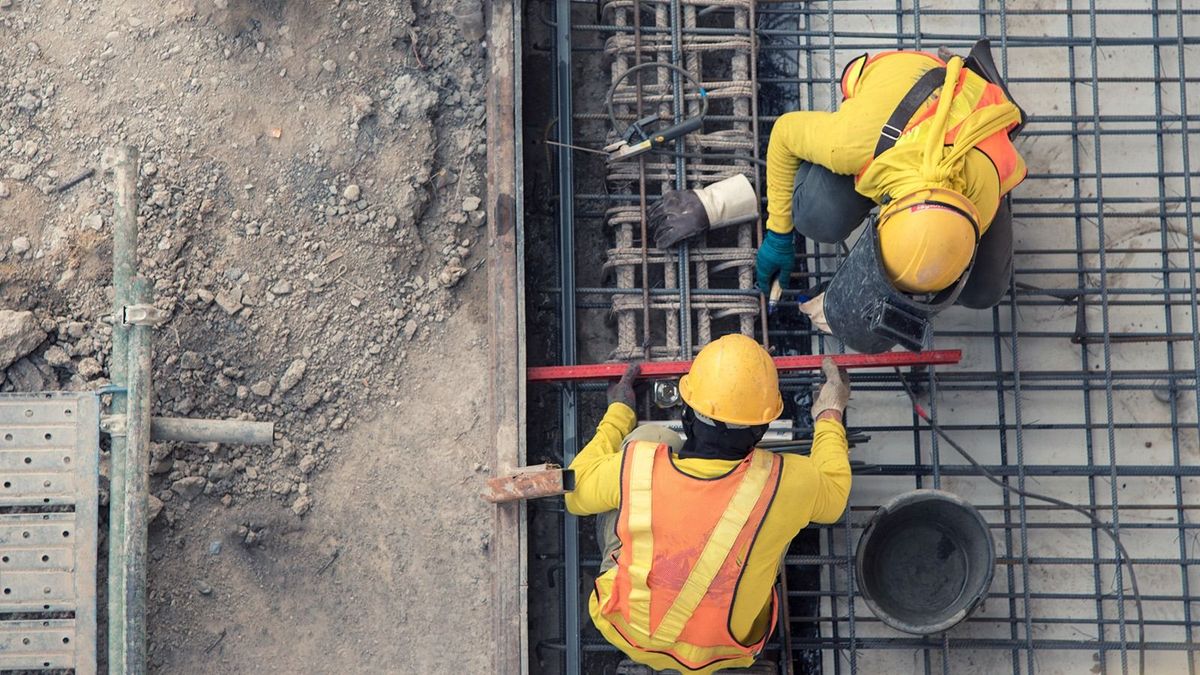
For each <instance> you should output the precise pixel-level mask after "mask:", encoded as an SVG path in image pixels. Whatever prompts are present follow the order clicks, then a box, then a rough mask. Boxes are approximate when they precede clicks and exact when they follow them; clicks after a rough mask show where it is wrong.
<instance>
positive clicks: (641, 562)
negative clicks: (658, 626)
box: [627, 442, 658, 635]
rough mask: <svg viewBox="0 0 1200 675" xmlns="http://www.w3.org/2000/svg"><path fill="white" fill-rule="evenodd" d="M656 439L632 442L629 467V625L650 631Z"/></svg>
mask: <svg viewBox="0 0 1200 675" xmlns="http://www.w3.org/2000/svg"><path fill="white" fill-rule="evenodd" d="M657 449H658V446H656V445H654V444H653V443H645V442H638V443H631V444H630V446H629V449H628V450H627V452H632V453H633V458H632V462H633V464H632V465H631V468H630V471H629V517H628V520H627V524H628V527H629V539H630V545H629V555H630V559H629V582H630V588H629V625H630V627H631V628H633V629H634V630H636V631H637V632H639V633H641V634H643V635H650V587H649V586H648V585H647V581H646V580H647V578H648V577H649V575H650V564H651V563H652V562H653V561H654V536H653V534H652V532H651V531H650V523H651V520H650V506H651V505H650V487H651V485H650V484H651V479H652V478H653V476H654V453H655V451H656V450H657Z"/></svg>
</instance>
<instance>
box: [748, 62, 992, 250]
mask: <svg viewBox="0 0 1200 675" xmlns="http://www.w3.org/2000/svg"><path fill="white" fill-rule="evenodd" d="M936 67H938V64H937V63H936V62H935V61H933V60H932V59H930V58H928V57H927V56H923V55H921V54H920V53H918V52H901V53H897V54H891V55H888V57H887V58H882V59H878V60H876V61H873V62H871V63H870V64H869V65H868V66H867V67H866V69H865V70H864V71H863V73H862V75H861V76H860V78H859V83H858V85H857V92H856V93H855V95H854V96H852V97H851V98H848V99H846V100H845V101H843V102H842V105H841V107H840V108H839V109H838V111H837V112H809V111H798V112H790V113H787V114H785V115H783V116H782V117H780V118H779V119H778V120H776V122H775V126H774V127H772V128H771V140H770V142H769V144H768V146H767V212H768V218H767V229H770V230H773V231H775V232H778V233H780V234H786V233H788V232H791V231H792V186H793V179H794V177H795V174H796V170H797V169H798V168H800V163H801V162H811V163H813V164H820V165H821V166H823V167H825V168H827V169H829V170H830V171H832V172H834V173H838V174H844V175H854V174H857V173H858V172H859V171H861V170H862V169H863V167H865V166H866V165H867V163H868V162H870V161H871V156H872V154H873V153H874V151H875V145H876V143H878V142H879V132H880V130H881V129H882V128H883V125H884V123H885V122H887V121H888V118H889V117H890V116H891V114H892V111H893V110H895V109H896V106H897V105H898V104H899V103H900V100H901V99H902V98H904V95H905V94H906V93H908V90H909V89H911V88H912V86H913V84H914V83H915V82H916V81H917V80H918V79H920V77H921V76H922V75H923V74H925V71H927V70H929V69H931V68H936ZM926 105H936V102H930V103H927V104H926ZM915 164H916V165H915V166H913V167H911V170H910V171H904V170H888V171H885V172H881V173H882V175H881V176H879V177H878V180H876V181H875V184H874V185H872V188H871V189H870V190H869V191H867V192H864V191H863V189H862V188H861V186H860V190H859V191H860V192H863V193H864V194H865V195H866V196H867V197H869V198H871V199H873V200H875V202H876V203H880V200H881V199H882V197H883V195H888V194H891V195H893V196H898V195H900V194H906V193H907V192H908V191H909V190H910V189H911V186H912V184H913V182H914V180H917V179H918V174H919V165H920V161H919V159H918V160H917V161H916V162H915ZM942 187H946V188H949V189H954V190H956V191H958V192H960V193H961V194H963V195H965V196H966V197H967V199H970V200H971V202H972V203H974V204H975V208H976V209H977V210H978V211H979V215H980V218H981V219H982V222H981V223H980V229H981V231H986V230H987V226H988V225H990V224H991V222H992V218H993V217H994V216H995V215H996V209H997V208H998V207H999V205H1000V197H1001V194H1000V177H999V175H998V174H997V172H996V167H995V166H994V165H993V164H992V161H991V160H990V159H988V157H987V155H985V154H983V152H981V151H979V150H975V149H972V150H970V151H968V152H967V153H966V154H965V156H964V157H963V162H962V172H961V174H960V175H956V176H953V177H952V178H951V179H950V180H948V181H947V184H946V185H944V186H942Z"/></svg>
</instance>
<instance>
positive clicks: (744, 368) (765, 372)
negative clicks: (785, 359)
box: [679, 334, 783, 426]
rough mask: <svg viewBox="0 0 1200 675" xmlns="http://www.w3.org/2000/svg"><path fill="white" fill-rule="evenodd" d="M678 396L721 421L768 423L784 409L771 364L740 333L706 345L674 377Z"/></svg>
mask: <svg viewBox="0 0 1200 675" xmlns="http://www.w3.org/2000/svg"><path fill="white" fill-rule="evenodd" d="M679 394H680V395H681V396H682V397H683V400H684V401H685V402H687V404H688V405H690V406H691V407H692V409H693V410H695V411H696V412H698V413H700V414H701V415H704V416H705V417H711V418H712V419H714V420H719V421H721V422H725V423H726V424H745V425H747V426H753V425H756V424H767V423H768V422H770V421H771V420H774V419H775V418H776V417H779V414H780V413H781V412H783V397H782V396H780V395H779V373H778V372H777V371H776V370H775V362H774V361H773V360H771V355H770V354H768V353H767V350H766V349H763V346H762V345H760V344H758V343H757V342H755V341H754V340H753V339H751V338H748V337H746V336H745V335H740V334H732V335H725V336H722V337H721V338H718V339H717V340H714V341H712V342H710V343H708V344H707V345H705V347H704V349H701V350H700V353H699V354H697V355H696V360H695V361H693V362H692V369H691V370H690V371H689V372H688V374H687V375H684V376H683V379H681V380H679Z"/></svg>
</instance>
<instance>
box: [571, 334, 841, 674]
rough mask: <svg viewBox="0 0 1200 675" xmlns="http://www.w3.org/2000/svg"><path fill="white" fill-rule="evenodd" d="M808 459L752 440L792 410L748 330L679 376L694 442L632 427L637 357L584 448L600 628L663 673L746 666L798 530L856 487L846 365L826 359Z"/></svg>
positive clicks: (828, 518)
mask: <svg viewBox="0 0 1200 675" xmlns="http://www.w3.org/2000/svg"><path fill="white" fill-rule="evenodd" d="M823 370H824V373H825V378H826V381H825V384H824V385H823V386H822V388H821V391H820V394H819V395H818V397H817V400H816V402H815V403H814V404H813V407H812V414H813V417H814V418H815V419H816V427H815V431H814V437H813V445H812V453H811V456H803V455H794V454H776V453H772V452H768V451H765V450H758V449H756V448H755V445H756V444H757V443H758V442H759V440H761V439H762V437H763V434H765V433H766V431H767V425H768V424H769V423H770V422H771V421H772V420H774V419H776V418H777V417H779V414H780V413H781V412H782V410H783V400H782V398H781V396H780V393H779V376H778V374H777V372H776V370H775V364H774V362H773V361H772V360H771V357H770V355H769V354H767V352H766V350H765V349H763V348H762V346H761V345H759V344H758V343H757V342H755V341H754V340H752V339H751V338H748V337H745V336H743V335H726V336H724V337H722V338H720V339H719V340H716V341H714V342H712V343H711V344H709V345H707V346H706V347H704V349H703V350H701V351H700V353H699V354H698V355H697V357H696V360H695V361H694V362H693V364H692V368H691V371H690V372H689V373H688V374H687V375H685V376H684V377H683V378H682V379H681V380H680V382H679V390H680V393H681V395H682V398H683V401H684V403H685V406H684V411H683V427H684V431H685V432H686V434H687V440H683V439H681V438H680V436H679V434H677V433H675V432H673V431H671V430H670V429H667V428H666V427H664V426H661V425H653V424H646V425H643V426H640V427H637V428H636V429H635V428H634V427H635V425H636V424H637V417H636V414H635V413H634V407H635V403H636V398H635V395H634V391H633V381H634V378H636V376H637V373H638V367H637V366H636V365H635V366H631V367H630V369H629V371H628V372H627V373H626V374H625V376H624V377H623V378H622V379H621V381H620V382H619V383H617V384H614V385H613V386H612V387H610V389H609V406H608V411H607V413H605V415H604V419H603V420H601V421H600V424H599V426H598V427H597V429H596V436H595V438H593V439H592V441H591V442H590V443H588V445H587V447H585V448H584V449H583V451H582V452H580V453H579V455H578V456H576V457H575V461H573V462H572V463H571V467H570V468H571V469H573V470H574V471H575V490H574V491H573V492H571V493H568V494H567V495H566V504H567V509H568V510H569V511H570V512H571V513H574V514H576V515H589V514H600V517H599V518H597V537H598V540H599V541H600V543H601V546H602V547H603V549H604V556H603V558H602V562H601V565H600V575H599V577H598V578H597V579H596V588H595V591H594V592H593V593H592V596H591V600H590V602H589V604H588V609H589V612H590V613H591V616H592V621H593V622H594V623H595V624H596V627H597V628H598V629H599V630H600V633H601V634H603V635H604V637H605V638H606V639H607V640H608V641H609V642H611V643H612V644H613V645H615V646H616V647H618V648H619V649H620V650H621V651H623V652H624V653H625V654H626V655H627V656H628V657H629V658H631V659H633V660H634V661H637V662H639V663H642V664H645V665H646V666H649V667H650V668H653V669H655V670H663V669H673V670H679V671H681V672H683V673H712V672H714V671H718V670H722V669H731V668H732V669H736V668H741V667H746V666H750V665H751V664H753V663H754V660H755V658H756V656H757V655H758V653H759V652H760V651H761V649H762V647H763V645H764V644H765V643H766V641H767V638H769V637H770V635H771V632H772V631H773V630H774V627H775V618H776V615H777V608H776V601H777V599H776V598H775V593H774V583H775V578H776V576H777V575H778V572H779V564H780V560H781V557H782V555H783V554H784V552H785V551H786V550H787V548H788V544H789V543H790V542H791V540H792V538H793V537H795V536H796V534H798V533H799V532H800V530H801V529H803V528H804V527H805V526H806V525H808V524H809V523H810V522H815V523H833V522H836V521H837V520H838V519H839V518H841V515H842V512H843V511H845V509H846V502H847V498H848V496H849V493H850V463H849V457H848V449H847V444H846V431H845V428H844V427H843V426H842V414H843V412H844V411H845V408H846V403H847V400H848V399H849V397H850V388H849V385H848V383H847V380H846V376H845V373H844V371H840V370H838V368H836V367H835V366H834V365H833V362H832V361H831V360H828V359H826V361H825V363H824V366H823Z"/></svg>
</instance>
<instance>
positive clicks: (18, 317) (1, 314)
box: [0, 309, 46, 370]
mask: <svg viewBox="0 0 1200 675" xmlns="http://www.w3.org/2000/svg"><path fill="white" fill-rule="evenodd" d="M45 339H46V331H44V330H42V326H41V323H40V322H39V321H38V320H37V318H36V317H34V315H33V312H14V311H12V310H9V309H2V310H0V370H3V369H5V368H8V367H9V366H10V365H12V364H13V363H14V362H15V361H16V360H17V359H19V358H21V357H22V356H25V355H26V354H28V353H29V352H31V351H33V350H34V348H36V347H37V346H38V345H40V344H41V343H42V341H43V340H45Z"/></svg>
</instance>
